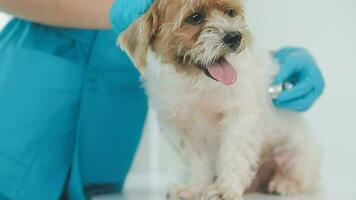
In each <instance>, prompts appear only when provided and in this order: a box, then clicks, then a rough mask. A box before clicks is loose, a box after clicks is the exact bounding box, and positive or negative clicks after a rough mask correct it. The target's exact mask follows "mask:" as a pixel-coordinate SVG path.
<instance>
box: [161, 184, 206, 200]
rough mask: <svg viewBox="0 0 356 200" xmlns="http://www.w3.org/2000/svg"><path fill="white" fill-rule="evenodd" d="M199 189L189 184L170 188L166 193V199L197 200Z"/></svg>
mask: <svg viewBox="0 0 356 200" xmlns="http://www.w3.org/2000/svg"><path fill="white" fill-rule="evenodd" d="M198 195H199V191H198V189H197V188H194V187H191V186H184V187H178V188H174V189H172V190H171V191H170V192H169V193H168V194H167V196H166V197H167V200H197V199H198Z"/></svg>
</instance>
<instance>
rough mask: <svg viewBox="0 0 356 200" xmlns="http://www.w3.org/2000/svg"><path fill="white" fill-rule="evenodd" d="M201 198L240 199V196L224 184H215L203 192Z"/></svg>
mask: <svg viewBox="0 0 356 200" xmlns="http://www.w3.org/2000/svg"><path fill="white" fill-rule="evenodd" d="M201 200H242V197H241V196H240V195H238V194H237V193H236V192H234V191H233V190H232V189H231V188H229V187H228V186H226V185H222V184H215V185H213V186H211V187H210V188H208V190H207V191H206V192H204V193H203V196H202V198H201Z"/></svg>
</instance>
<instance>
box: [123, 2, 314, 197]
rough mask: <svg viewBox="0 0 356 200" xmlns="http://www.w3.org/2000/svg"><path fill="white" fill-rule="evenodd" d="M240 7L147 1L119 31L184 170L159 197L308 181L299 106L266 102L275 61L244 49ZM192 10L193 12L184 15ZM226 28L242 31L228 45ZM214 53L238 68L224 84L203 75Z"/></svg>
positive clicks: (248, 45) (236, 192)
mask: <svg viewBox="0 0 356 200" xmlns="http://www.w3.org/2000/svg"><path fill="white" fill-rule="evenodd" d="M243 11H244V9H243V6H242V3H241V1H240V0H156V1H155V2H154V4H153V6H152V7H151V8H150V10H149V11H148V12H147V13H146V14H145V15H144V16H143V17H141V18H140V19H139V20H138V21H136V22H135V23H134V24H133V25H132V26H131V27H129V28H128V29H127V30H126V31H125V32H124V33H123V34H122V35H121V37H120V39H119V43H120V45H121V47H122V48H123V49H124V50H125V51H126V52H127V53H128V54H129V56H130V57H131V59H132V60H133V62H134V63H135V65H136V66H137V68H138V69H139V71H140V72H141V73H142V76H143V78H144V82H145V87H146V90H147V93H148V95H149V97H150V103H151V105H152V106H153V108H154V109H156V111H157V113H158V116H159V120H160V125H161V131H162V133H164V134H169V133H170V134H173V135H175V136H177V137H176V138H177V139H175V140H176V141H179V144H180V150H181V152H182V153H183V154H184V155H185V158H186V159H187V161H188V164H189V166H190V169H191V180H190V182H189V183H188V184H187V186H184V187H181V188H179V189H176V190H173V191H172V192H171V193H170V194H169V195H168V198H169V199H187V200H193V199H203V200H208V199H209V200H212V199H220V200H240V199H242V198H243V194H244V193H246V192H252V191H256V190H260V189H264V190H265V191H267V192H270V193H279V194H282V195H289V194H297V193H301V192H310V191H313V190H315V189H316V188H317V186H318V182H319V163H320V155H319V151H318V147H317V145H316V144H315V142H314V141H313V139H312V138H311V135H310V134H309V133H308V128H307V126H306V124H305V121H304V119H303V118H302V117H301V116H300V114H297V113H292V112H288V111H283V110H277V109H276V108H275V107H274V106H273V105H272V103H271V102H272V100H271V97H270V96H269V94H268V87H269V86H270V85H271V84H272V80H273V77H274V76H275V74H276V73H277V71H278V67H277V64H276V63H275V62H274V61H273V59H272V58H271V57H270V56H269V54H268V53H256V52H255V51H254V50H253V47H252V45H253V44H252V36H251V33H250V31H249V29H248V26H247V25H246V23H245V19H244V12H243ZM195 13H198V14H199V15H200V17H203V20H202V21H199V23H194V24H192V23H189V20H187V18H189V17H190V16H192V15H194V14H195ZM232 31H234V32H239V33H240V34H241V36H242V38H241V43H240V44H239V46H238V48H236V49H231V48H229V47H228V46H227V45H226V44H225V43H224V42H222V41H223V37H224V34H225V33H226V32H232ZM221 57H224V58H226V59H227V60H228V62H229V63H230V64H231V65H232V66H234V70H236V71H237V74H238V80H237V81H236V82H235V83H234V84H232V85H230V86H226V85H223V84H221V83H219V82H217V81H214V80H212V79H211V77H209V76H206V66H209V65H210V64H212V63H214V62H216V60H217V59H219V58H221Z"/></svg>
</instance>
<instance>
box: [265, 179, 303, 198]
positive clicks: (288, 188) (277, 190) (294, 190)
mask: <svg viewBox="0 0 356 200" xmlns="http://www.w3.org/2000/svg"><path fill="white" fill-rule="evenodd" d="M268 192H270V193H274V194H280V195H284V196H288V195H296V194H299V193H301V192H302V189H301V187H300V184H299V183H298V182H297V181H295V180H293V179H290V178H286V177H283V176H280V175H276V176H275V177H273V179H272V180H271V182H270V183H269V185H268Z"/></svg>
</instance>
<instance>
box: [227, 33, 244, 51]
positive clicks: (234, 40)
mask: <svg viewBox="0 0 356 200" xmlns="http://www.w3.org/2000/svg"><path fill="white" fill-rule="evenodd" d="M241 40H242V34H241V33H240V32H238V31H234V32H227V33H226V34H225V36H224V38H223V42H224V43H225V44H226V45H227V46H228V47H230V48H231V49H232V50H236V49H237V48H238V47H239V46H240V44H241Z"/></svg>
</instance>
